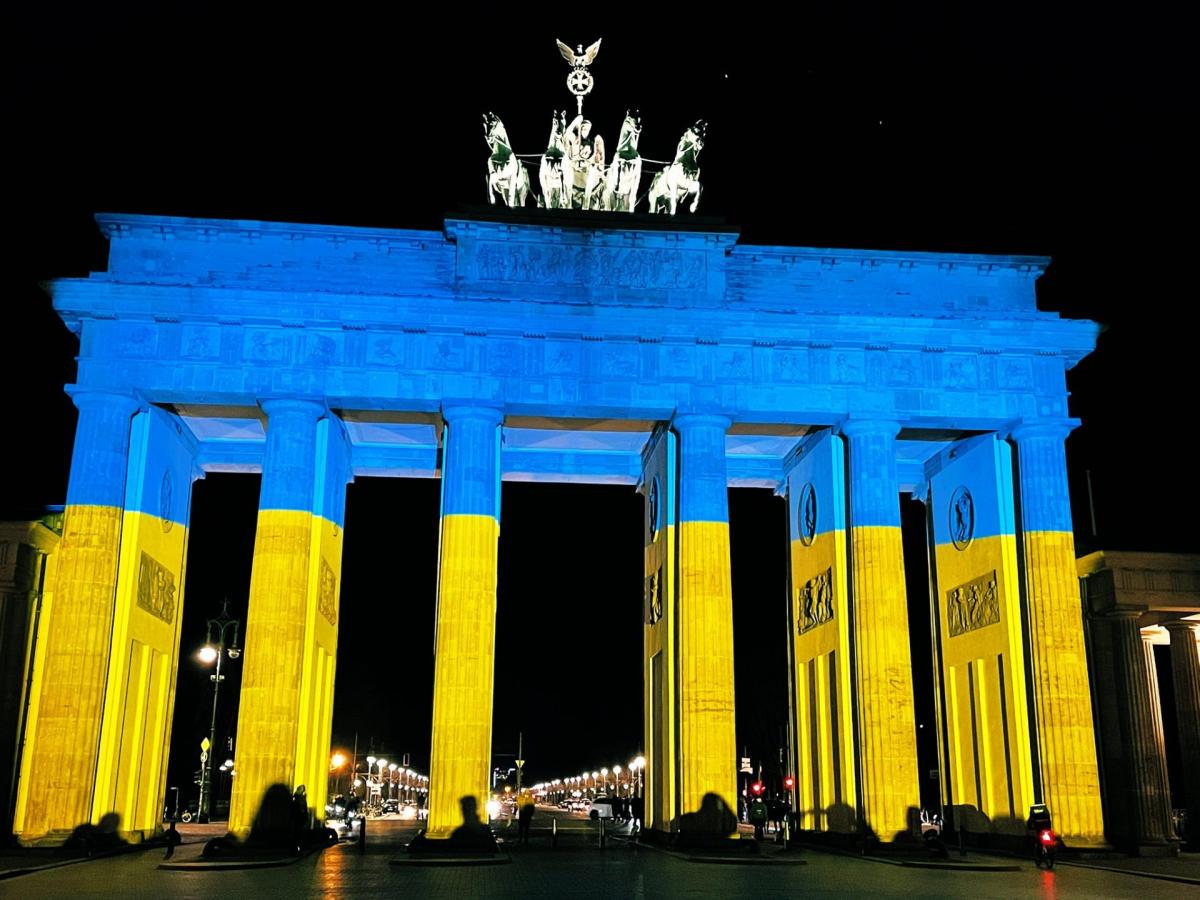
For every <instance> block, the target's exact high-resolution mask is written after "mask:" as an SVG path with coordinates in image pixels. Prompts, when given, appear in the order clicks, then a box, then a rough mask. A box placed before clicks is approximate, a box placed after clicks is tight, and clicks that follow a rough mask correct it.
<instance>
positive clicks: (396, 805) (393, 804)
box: [383, 799, 400, 814]
mask: <svg viewBox="0 0 1200 900" xmlns="http://www.w3.org/2000/svg"><path fill="white" fill-rule="evenodd" d="M383 812H384V813H385V814H386V813H398V812H400V801H399V800H392V799H388V800H384V801H383Z"/></svg>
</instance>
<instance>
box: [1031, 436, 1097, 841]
mask: <svg viewBox="0 0 1200 900" xmlns="http://www.w3.org/2000/svg"><path fill="white" fill-rule="evenodd" d="M1069 431H1070V427H1069V425H1067V424H1064V423H1060V422H1050V423H1033V424H1029V425H1022V426H1020V427H1019V428H1017V429H1015V430H1014V431H1013V433H1012V435H1011V437H1012V440H1013V442H1014V443H1015V444H1016V448H1017V460H1018V478H1019V492H1020V509H1021V522H1020V526H1021V546H1022V549H1023V551H1024V565H1025V571H1024V578H1025V593H1026V598H1027V601H1028V610H1029V636H1028V640H1029V647H1030V660H1031V663H1032V666H1031V669H1032V672H1031V677H1032V683H1033V700H1034V704H1035V711H1036V723H1037V746H1038V754H1039V764H1040V773H1041V787H1042V799H1043V802H1045V803H1046V804H1047V805H1048V806H1049V807H1050V813H1051V815H1053V816H1054V822H1055V826H1056V828H1057V830H1058V831H1059V832H1060V833H1061V834H1062V835H1064V838H1065V839H1066V840H1067V841H1068V842H1069V843H1073V844H1075V845H1093V846H1096V845H1101V844H1103V843H1104V819H1103V814H1102V810H1101V804H1100V790H1099V783H1100V777H1099V766H1098V764H1097V761H1096V740H1095V734H1094V726H1093V721H1092V696H1091V691H1090V689H1089V686H1088V671H1087V654H1086V651H1085V648H1084V636H1083V613H1082V608H1081V600H1080V595H1079V579H1078V575H1077V573H1076V569H1075V539H1074V535H1073V534H1072V530H1071V501H1070V495H1069V492H1068V489H1067V460H1066V451H1065V448H1064V441H1065V440H1066V437H1067V434H1068V433H1069Z"/></svg>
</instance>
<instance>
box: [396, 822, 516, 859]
mask: <svg viewBox="0 0 1200 900" xmlns="http://www.w3.org/2000/svg"><path fill="white" fill-rule="evenodd" d="M407 850H408V852H409V853H413V854H421V855H427V856H433V855H437V856H480V855H483V854H498V853H499V852H500V845H499V844H498V843H496V835H495V834H494V833H493V832H492V829H491V828H490V827H488V826H487V825H478V826H475V827H473V828H472V827H468V826H465V825H462V826H459V827H458V828H455V829H453V830H452V831H449V832H434V833H431V832H429V831H418V832H417V836H416V837H414V838H413V839H412V841H411V842H410V843H409V844H408V847H407Z"/></svg>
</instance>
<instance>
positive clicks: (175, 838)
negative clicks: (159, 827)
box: [163, 819, 183, 859]
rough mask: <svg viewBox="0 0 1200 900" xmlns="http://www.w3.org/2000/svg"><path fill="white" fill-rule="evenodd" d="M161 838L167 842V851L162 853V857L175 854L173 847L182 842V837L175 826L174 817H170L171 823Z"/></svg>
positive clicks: (166, 857) (169, 856) (167, 857)
mask: <svg viewBox="0 0 1200 900" xmlns="http://www.w3.org/2000/svg"><path fill="white" fill-rule="evenodd" d="M163 838H164V839H165V840H166V842H167V852H166V853H165V854H163V859H170V858H171V857H172V856H174V855H175V848H176V847H178V846H179V845H180V844H182V843H183V837H182V836H181V835H180V834H179V830H178V829H177V828H176V827H175V820H174V819H171V825H170V827H169V828H167V833H166V834H164V835H163Z"/></svg>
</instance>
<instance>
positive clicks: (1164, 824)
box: [1110, 612, 1173, 845]
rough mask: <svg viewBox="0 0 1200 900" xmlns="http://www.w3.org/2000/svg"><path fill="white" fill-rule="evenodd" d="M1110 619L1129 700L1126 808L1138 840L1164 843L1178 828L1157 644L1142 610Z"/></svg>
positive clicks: (1124, 726)
mask: <svg viewBox="0 0 1200 900" xmlns="http://www.w3.org/2000/svg"><path fill="white" fill-rule="evenodd" d="M1110 618H1111V619H1112V625H1113V628H1114V633H1113V656H1114V662H1115V663H1116V666H1115V668H1116V670H1117V672H1116V675H1117V690H1118V691H1119V692H1120V694H1121V695H1122V699H1123V700H1124V702H1123V703H1120V704H1119V705H1120V708H1121V710H1122V712H1123V713H1124V715H1123V716H1122V719H1123V721H1122V723H1121V731H1122V744H1123V748H1124V750H1125V752H1126V754H1127V756H1126V760H1127V764H1126V766H1125V772H1124V775H1125V779H1126V780H1125V792H1126V793H1125V808H1126V810H1128V811H1129V812H1131V813H1132V815H1133V819H1134V822H1133V823H1132V824H1133V826H1134V839H1135V840H1136V842H1137V843H1138V844H1139V845H1146V844H1161V843H1165V842H1166V841H1168V840H1170V838H1171V837H1172V834H1173V832H1172V828H1171V794H1170V790H1169V789H1168V787H1167V757H1166V746H1165V742H1164V740H1163V727H1162V708H1161V706H1160V703H1159V697H1158V674H1157V671H1156V669H1155V666H1154V647H1153V645H1152V644H1151V643H1150V642H1149V641H1148V640H1146V639H1145V638H1144V637H1143V636H1142V633H1141V629H1140V628H1139V627H1138V614H1137V613H1132V612H1131V613H1122V614H1116V615H1113V616H1111V617H1110Z"/></svg>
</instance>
